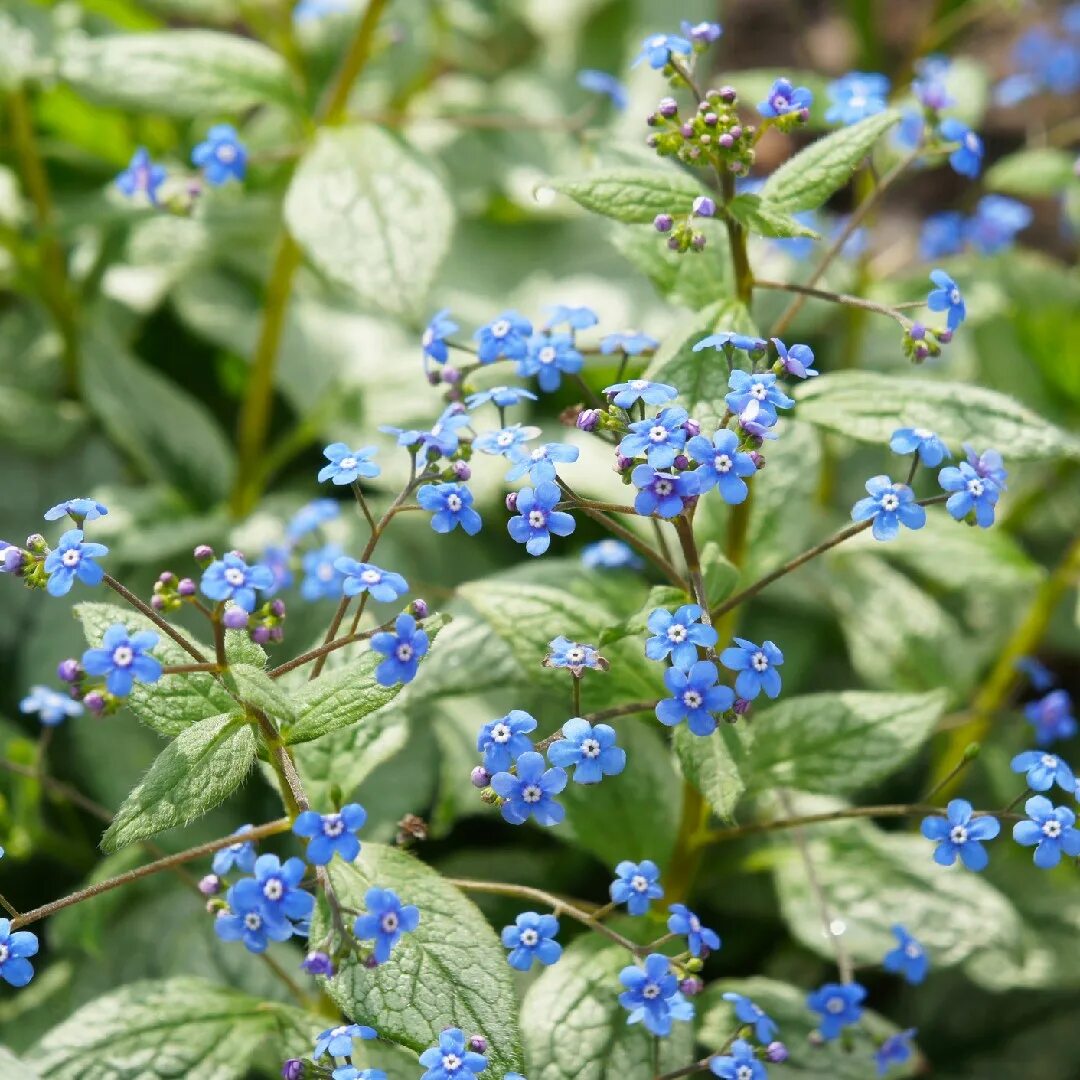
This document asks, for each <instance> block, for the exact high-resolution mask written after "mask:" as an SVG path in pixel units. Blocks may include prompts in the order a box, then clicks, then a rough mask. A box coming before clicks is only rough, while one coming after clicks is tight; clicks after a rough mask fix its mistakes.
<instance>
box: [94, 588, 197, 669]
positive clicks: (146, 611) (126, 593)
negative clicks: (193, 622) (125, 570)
mask: <svg viewBox="0 0 1080 1080" xmlns="http://www.w3.org/2000/svg"><path fill="white" fill-rule="evenodd" d="M101 580H102V581H104V582H105V584H106V585H108V587H109V588H110V589H112V591H113V592H115V593H118V594H119V595H120V596H122V597H123V598H124V599H125V600H126V601H127V602H128V603H129V604H130V605H131V606H132V607H133V608H135V610H136V611H138V612H139V613H140V614H141V615H145V616H146V617H147V618H148V619H149V620H150V621H151V622H152V623H153V624H154V625H155V626H156V627H157V628H158V629H159V630H160V631H161V632H162V633H163V634H165V635H166V636H168V637H170V638H172V639H173V641H175V642H176V644H177V645H179V646H180V648H181V649H183V650H184V652H186V653H187V654H188V656H190V657H192V659H194V660H195V661H196V662H197V663H200V664H207V663H209V662H210V661H209V660H208V659H207V658H206V656H204V655H203V653H202V652H201V651H200V650H199V649H197V648H196V647H195V646H194V645H192V644H191V642H190V641H188V639H187V638H186V637H184V635H183V634H181V633H180V631H179V630H177V629H176V627H174V626H173V625H172V624H171V623H168V622H166V621H165V620H164V619H163V618H162V617H161V616H160V615H159V614H158V613H157V612H156V611H155V610H154V609H153V608H152V607H151V606H150V605H149V604H144V603H143V602H142V601H141V600H140V599H139V598H138V597H137V596H136V595H135V594H134V593H133V592H132V591H131V590H130V589H128V588H127V587H125V586H124V585H121V584H120V582H119V581H117V580H116V578H114V577H112V576H111V575H110V574H105V575H104V577H102V579H101Z"/></svg>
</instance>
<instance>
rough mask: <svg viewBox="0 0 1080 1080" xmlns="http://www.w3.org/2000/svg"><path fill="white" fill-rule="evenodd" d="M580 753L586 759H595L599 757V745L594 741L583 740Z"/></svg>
mask: <svg viewBox="0 0 1080 1080" xmlns="http://www.w3.org/2000/svg"><path fill="white" fill-rule="evenodd" d="M581 752H582V753H583V754H584V755H585V756H586V757H587V758H597V757H599V756H600V744H599V743H598V742H597V741H596V740H595V739H583V740H582V742H581Z"/></svg>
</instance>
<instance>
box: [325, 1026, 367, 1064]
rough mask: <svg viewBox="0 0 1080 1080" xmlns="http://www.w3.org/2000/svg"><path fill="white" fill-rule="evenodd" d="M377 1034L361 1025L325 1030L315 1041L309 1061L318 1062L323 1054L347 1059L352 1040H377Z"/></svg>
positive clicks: (351, 1050) (351, 1049) (351, 1047)
mask: <svg viewBox="0 0 1080 1080" xmlns="http://www.w3.org/2000/svg"><path fill="white" fill-rule="evenodd" d="M378 1037H379V1033H378V1032H377V1031H376V1030H375V1029H374V1028H371V1027H367V1026H365V1025H362V1024H341V1025H340V1026H338V1027H334V1028H327V1029H326V1031H324V1032H322V1033H321V1034H320V1035H319V1037H318V1038H317V1039H316V1040H315V1049H314V1050H312V1052H311V1060H312V1061H318V1060H319V1059H320V1058H321V1057H322V1056H323V1055H324V1054H329V1055H330V1057H332V1058H339V1057H349V1056H351V1054H352V1052H353V1039H377V1038H378Z"/></svg>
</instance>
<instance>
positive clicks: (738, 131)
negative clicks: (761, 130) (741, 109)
mask: <svg viewBox="0 0 1080 1080" xmlns="http://www.w3.org/2000/svg"><path fill="white" fill-rule="evenodd" d="M728 134H729V135H730V136H731V137H732V138H733V139H741V138H742V128H741V127H739V125H738V124H736V125H735V126H734V127H733V128H729V129H728Z"/></svg>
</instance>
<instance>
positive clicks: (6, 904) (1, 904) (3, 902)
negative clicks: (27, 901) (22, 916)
mask: <svg viewBox="0 0 1080 1080" xmlns="http://www.w3.org/2000/svg"><path fill="white" fill-rule="evenodd" d="M0 908H3V909H4V910H5V911H6V912H7V913H8V914H9V915H10V916H11V917H12V918H13V919H17V918H18V917H19V909H18V908H17V907H15V905H14V904H13V903H11V901H10V900H8V898H7V897H6V896H4V894H3V893H0Z"/></svg>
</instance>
